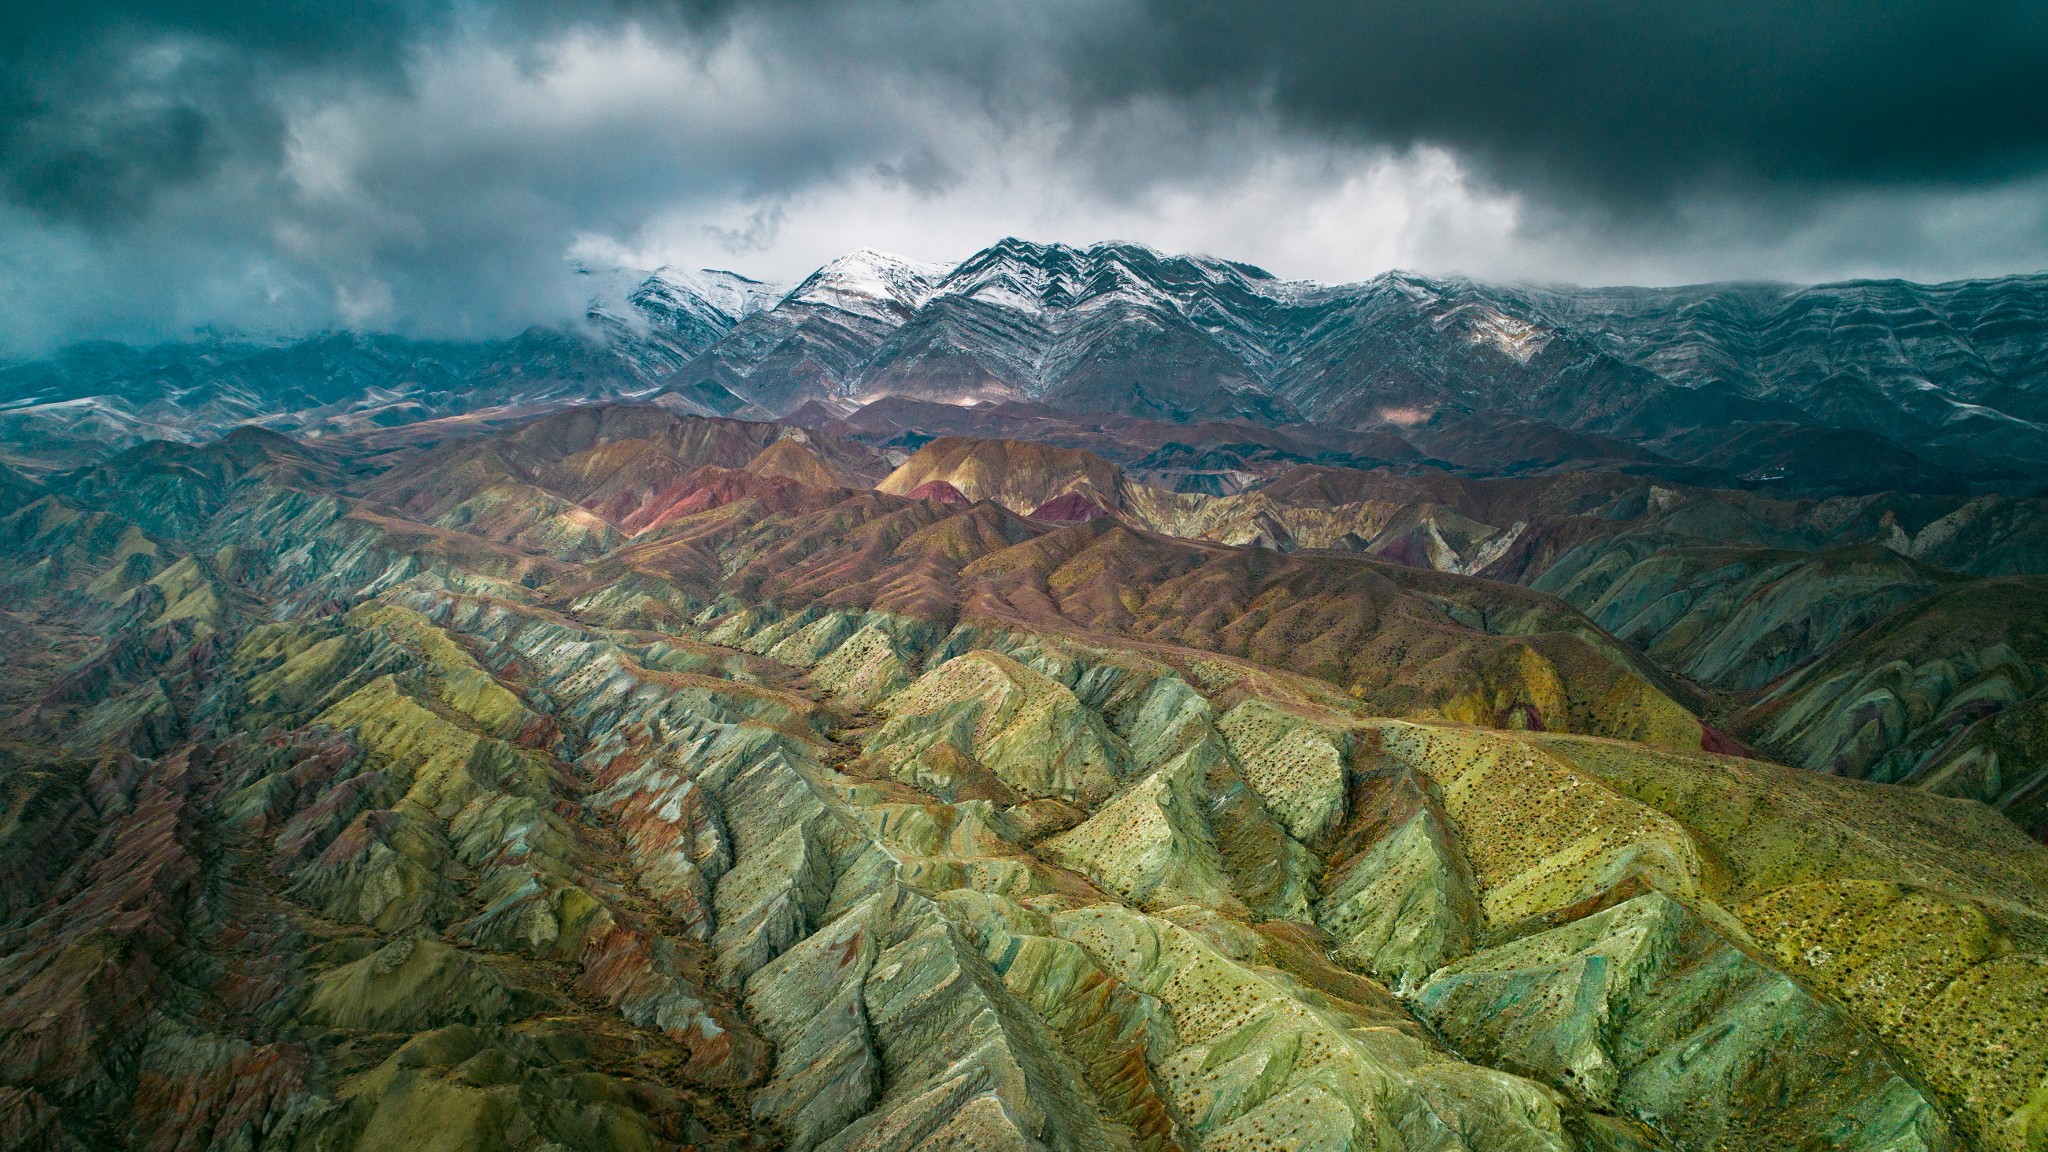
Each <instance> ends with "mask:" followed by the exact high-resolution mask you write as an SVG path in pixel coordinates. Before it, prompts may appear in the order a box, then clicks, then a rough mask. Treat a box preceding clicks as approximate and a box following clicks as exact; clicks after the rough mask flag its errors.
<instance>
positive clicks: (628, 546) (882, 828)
mask: <svg viewBox="0 0 2048 1152" xmlns="http://www.w3.org/2000/svg"><path fill="white" fill-rule="evenodd" d="M577 420H578V421H580V423H558V424H546V423H544V424H539V425H534V426H532V427H530V428H528V429H526V430H523V431H521V432H518V433H513V434H510V435H509V436H507V437H502V438H499V439H497V440H494V441H493V442H490V443H485V444H469V445H450V446H443V447H440V448H434V449H429V450H425V451H423V452H420V453H417V454H413V455H410V456H407V457H406V458H404V459H401V460H396V461H385V463H386V464H388V465H389V467H387V468H385V469H384V470H383V471H381V472H378V471H377V470H376V469H375V468H374V467H372V466H371V465H369V464H364V463H361V462H358V461H355V460H354V459H353V458H352V457H349V456H347V455H346V454H345V453H336V454H333V455H307V456H305V458H304V459H300V458H299V455H298V454H299V453H300V450H299V449H297V448H295V447H293V446H290V445H287V444H271V443H265V444H262V445H259V446H258V447H259V448H260V451H252V450H250V448H249V447H248V446H246V445H244V446H236V447H235V449H234V451H233V452H229V451H227V450H223V451H222V452H221V453H219V454H218V455H217V456H216V457H205V458H204V460H203V461H202V463H205V464H207V465H208V467H211V468H213V469H214V471H212V472H210V473H209V472H208V471H207V470H206V469H205V468H198V467H192V468H186V467H184V466H183V465H182V464H180V465H179V466H177V467H170V466H167V465H166V463H165V462H164V461H162V460H156V461H145V462H139V463H138V465H137V467H136V470H135V472H134V473H133V474H132V475H125V474H120V473H109V474H107V475H105V476H103V477H102V478H100V479H98V480H96V481H95V482H94V484H93V485H92V486H91V487H90V488H80V489H77V490H72V491H66V492H53V493H50V494H47V495H46V496H44V497H41V498H39V502H36V503H31V504H29V505H26V506H24V507H23V509H22V510H20V511H18V512H17V513H16V514H15V516H14V517H13V518H11V519H10V520H8V521H7V524H8V526H9V530H10V531H12V532H15V533H17V535H16V536H14V537H11V538H13V539H18V540H21V541H23V542H24V543H23V545H22V546H21V547H19V548H15V549H12V550H10V551H9V552H8V553H7V554H6V557H5V566H4V571H0V576H4V578H5V580H4V585H5V587H6V588H7V589H8V593H7V595H8V596H9V597H10V599H9V600H8V601H7V605H6V606H7V609H8V611H9V612H10V613H11V614H12V615H13V618H15V619H17V620H19V621H20V626H21V627H23V628H26V629H33V630H35V631H36V633H37V634H39V635H47V636H50V637H52V638H53V639H55V640H57V641H59V642H60V645H59V647H58V649H57V651H58V652H59V653H60V658H58V659H56V660H53V661H51V662H50V663H48V664H44V665H37V666H32V667H26V668H24V669H23V670H22V672H21V673H20V675H19V677H18V678H17V682H18V684H19V687H17V688H13V689H11V691H12V692H13V693H14V694H13V695H12V696H10V700H12V701H14V702H15V709H16V711H15V715H17V716H19V717H20V721H19V723H17V724H16V725H15V726H14V727H13V729H12V732H13V739H12V740H11V741H10V742H9V743H8V744H7V745H6V746H5V748H4V749H0V751H4V754H5V757H6V759H5V760H4V762H0V772H4V776H0V780H4V782H5V790H4V792H0V876H4V877H5V878H6V879H7V881H8V883H7V884H6V885H4V886H0V887H4V889H5V890H4V892H0V940H4V945H5V946H4V947H0V1132H4V1133H6V1134H7V1138H8V1140H9V1142H10V1143H12V1144H16V1145H19V1146H23V1147H38V1148H65V1149H68V1148H97V1147H150V1148H164V1149H181V1148H213V1147H220V1148H295V1149H296V1148H303V1149H320V1150H333V1152H354V1150H360V1152H371V1150H378V1149H386V1148H390V1149H398V1148H407V1149H410V1148H418V1147H428V1148H458V1147H459V1148H505V1149H519V1150H521V1152H524V1150H528V1149H534V1150H538V1149H544V1148H548V1149H551V1148H567V1149H578V1150H592V1152H594V1150H597V1149H612V1148H621V1147H625V1148H647V1149H656V1148H682V1147H694V1148H726V1149H744V1148H763V1149H765V1148H772V1147H788V1148H802V1149H832V1150H848V1152H851V1150H854V1149H862V1150H867V1149H876V1150H879V1149H904V1150H910V1149H920V1148H922V1149H941V1148H946V1149H950V1148H989V1149H997V1148H1000V1149H1037V1148H1047V1149H1071V1150H1075V1152H1085V1150H1092V1149H1116V1148H1144V1149H1160V1150H1163V1149H1183V1150H1187V1152H1194V1150H1196V1149H1205V1150H1208V1149H1213V1150H1225V1149H1257V1148H1276V1147H1285V1148H1328V1149H1349V1148H1373V1149H1387V1150H1393V1149H1406V1150H1416V1152H1421V1150H1425V1149H1426V1150H1432V1152H1437V1150H1442V1152H1453V1150H1465V1152H1494V1150H1500V1152H1508V1150H1515V1152H1521V1150H1539V1149H1540V1150H1557V1152H1563V1150H1567V1149H1603V1150H1604V1149H1616V1148H1621V1149H1671V1150H1685V1149H1703V1150H1704V1149H1718V1148H1724V1147H1795V1148H1796V1147H1853V1148H1872V1149H1876V1148H1887V1149H1928V1150H1939V1149H1960V1148H1984V1149H1996V1150H2001V1152H2004V1150H2015V1152H2016V1150H2022V1149H2031V1148H2038V1147H2040V1146H2042V1142H2043V1140H2044V1139H2048V1127H2044V1124H2048V1044H2044V1041H2043V1038H2042V1037H2043V1035H2044V1030H2043V1029H2042V1028H2041V1027H2040V1025H2041V1023H2042V1021H2043V1019H2044V1018H2048V1016H2044V1012H2043V1009H2042V1007H2041V1005H2042V1003H2043V999H2042V998H2043V997H2044V996H2048V897H2044V893H2048V851H2044V850H2043V849H2042V848H2041V847H2040V846H2039V845H2037V844H2035V843H2034V842H2033V841H2031V840H2030V839H2029V838H2028V837H2027V836H2026V835H2025V834H2024V833H2023V832H2022V831H2020V830H2019V829H2018V828H2016V827H2015V826H2014V825H2013V824H2012V823H2011V822H2010V821H2008V820H2007V819H2006V818H2005V817H2004V816H2001V815H2000V814H1998V813H1997V812H1996V811H1994V810H1993V809H1992V808H1990V807H1988V806H1986V805H1984V804H1982V803H1978V802H1976V801H1973V800H1966V799H1958V798H1950V797H1944V796H1938V795H1933V794H1930V793H1929V792H1927V791H1924V790H1916V789H1910V788H1900V787H1895V786H1889V785H1886V784H1882V783H1875V782H1869V781H1864V780H1852V779H1844V778H1838V777H1833V776H1826V775H1821V774H1817V773H1813V772H1808V771H1802V770H1799V769H1794V768H1785V767H1779V766H1777V765H1773V764H1769V763H1766V762H1763V761H1759V760H1750V759H1737V758H1733V757H1727V756H1719V755H1715V754H1713V753H1711V752H1708V751H1706V750H1704V749H1703V744H1712V743H1713V737H1712V733H1711V732H1710V730H1709V729H1707V728H1706V727H1704V726H1703V725H1702V722H1701V720H1700V719H1699V717H1698V715H1697V714H1696V713H1695V712H1694V711H1693V710H1692V708H1694V707H1697V706H1699V704H1700V702H1701V701H1702V700H1703V699H1705V697H1704V696H1702V695H1701V694H1700V693H1699V692H1698V691H1697V690H1696V689H1693V688H1691V687H1689V686H1688V685H1686V684H1685V683H1683V682H1682V681H1680V680H1677V679H1675V678H1672V677H1670V676H1668V675H1666V674H1664V673H1662V672H1660V671H1659V670H1658V669H1657V668H1656V667H1655V666H1654V665H1652V664H1651V663H1650V662H1648V661H1647V660H1645V659H1644V658H1642V657H1641V656H1640V655H1639V654H1637V653H1634V652H1632V651H1631V650H1630V649H1629V648H1628V647H1627V646H1626V645H1624V644H1623V643H1621V642H1619V641H1617V640H1616V639H1615V638H1614V637H1613V636H1612V635H1611V634H1609V633H1608V632H1606V631H1604V630H1603V629H1602V628H1601V627H1600V626H1599V625H1598V624H1596V623H1595V622H1594V621H1592V620H1591V619H1588V618H1587V617H1586V616H1585V615H1583V614H1581V613H1579V612H1577V611H1575V610H1574V609H1572V608H1571V607H1570V606H1569V605H1568V604H1566V603H1564V602H1562V601H1560V600H1557V599H1555V598H1552V597H1548V596H1545V595H1543V594H1541V593H1537V592H1532V591H1527V590H1522V589H1515V588H1512V587H1507V586H1504V585H1498V584H1488V583H1483V582H1479V581H1474V580H1471V579H1469V578H1467V577H1462V576H1459V575H1456V574H1452V573H1446V572H1435V571H1424V570H1420V569H1416V568H1411V567H1403V566H1398V565H1393V564H1388V563H1383V562H1380V561H1377V560H1374V559H1371V558H1369V557H1360V556H1355V555H1352V556H1344V555H1334V554H1332V555H1306V554H1296V555H1286V554H1282V553H1279V552H1277V551H1271V550H1261V549H1256V548H1234V547H1230V546H1227V545H1223V544H1220V543H1216V542H1213V541H1189V540H1183V539H1175V538H1171V537H1168V536H1163V535H1159V534H1156V533H1152V532H1149V531H1146V530H1145V529H1143V528H1142V527H1141V526H1139V525H1134V524H1132V523H1130V522H1128V521H1126V520H1119V519H1115V518H1107V519H1104V520H1098V521H1094V522H1090V523H1069V524H1047V523H1044V522H1034V521H1032V520H1030V519H1027V518H1026V517H1024V516H1021V515H1018V514H1017V513H1016V512H1014V511H1012V510H1010V509H1008V508H1005V507H1002V506H1000V505H999V504H996V503H994V502H991V501H989V500H985V499H984V500H979V501H976V502H972V503H964V504H963V503H954V502H950V501H947V500H944V499H933V498H929V497H928V496H916V495H913V494H906V495H895V494H891V493H887V492H875V491H871V490H858V489H853V488H846V487H837V486H825V485H820V484H817V483H812V482H809V481H807V480H806V479H805V475H804V473H805V472H806V470H809V469H810V468H811V464H812V463H813V462H817V463H819V464H820V465H821V466H822V464H824V463H826V462H828V461H829V458H828V455H827V451H828V450H832V449H830V445H829V443H827V447H826V449H819V448H817V447H815V445H816V444H817V443H820V442H822V441H808V442H796V441H793V440H792V439H789V438H777V436H776V435H774V434H772V433H770V434H765V435H759V438H758V439H757V440H755V441H753V443H755V444H756V445H757V446H756V447H755V448H754V450H753V454H752V455H749V456H747V457H746V458H745V459H734V458H733V457H724V458H722V462H721V459H697V458H696V457H695V456H693V453H700V448H691V447H688V446H689V445H692V444H695V445H700V446H701V445H711V446H712V447H711V448H703V449H701V451H703V452H708V451H713V450H716V451H724V450H725V448H720V447H717V446H719V445H725V446H727V447H730V446H731V445H732V444H734V443H737V442H738V441H736V440H734V439H733V437H734V436H735V435H737V433H734V432H733V430H732V429H730V428H729V427H728V426H727V425H724V424H719V423H715V422H704V423H703V424H702V425H697V424H692V423H690V422H680V423H673V424H672V423H664V422H663V421H668V420H672V418H668V417H663V419H662V420H655V419H654V418H653V417H649V416H646V415H644V414H630V413H629V414H625V415H617V414H615V415H612V416H602V415H594V416H579V417H578V418H577ZM643 422H644V423H643ZM607 427H610V428H612V429H614V430H615V431H618V432H619V433H620V435H618V436H617V437H616V438H614V439H612V440H609V441H606V440H605V439H604V436H605V433H604V432H603V431H602V429H604V428H607ZM626 432H632V433H634V434H632V435H626V434H625V433H626ZM739 432H740V433H745V434H746V435H747V436H755V435H757V433H755V432H752V431H750V430H747V429H740V430H739ZM521 437H524V438H523V439H521ZM628 441H631V442H632V443H627V442H628ZM793 443H795V444H797V445H798V447H800V448H801V449H802V451H803V453H805V454H806V455H804V456H799V455H798V450H797V448H792V447H787V445H790V444H793ZM619 444H625V447H623V448H614V447H613V446H614V445H619ZM199 451H200V452H202V453H204V452H207V451H210V450H199ZM848 451H849V452H850V451H851V450H848ZM593 452H599V453H607V452H609V453H613V454H615V455H616V456H617V457H618V459H619V460H621V461H631V462H633V463H632V477H630V479H631V483H626V482H625V481H624V480H621V481H620V482H618V483H613V482H612V481H611V479H610V478H609V476H608V475H600V473H603V471H604V469H603V468H601V467H599V465H597V464H594V463H591V461H592V460H594V459H595V457H593V456H592V455H590V454H591V453H593ZM236 453H239V455H236ZM763 453H773V455H772V456H769V457H768V459H767V461H766V463H763V464H762V465H761V466H760V467H758V468H753V467H751V465H752V464H753V463H756V462H758V461H760V460H761V458H762V454H763ZM737 454H738V453H737V452H735V455H737ZM223 458H224V459H223ZM608 458H609V457H608ZM435 461H438V462H439V463H438V464H437V463H434V462H435ZM575 461H581V462H582V463H580V464H577V463H572V462H575ZM661 461H666V463H660V464H659V466H657V462H661ZM443 467H445V468H447V469H449V470H450V471H451V473H452V475H451V476H450V477H449V478H448V479H447V480H446V483H445V484H443V482H442V481H441V480H438V479H436V476H435V470H436V469H437V468H443ZM606 467H609V465H607V466H606ZM622 467H623V465H622ZM357 468H361V469H363V470H364V471H366V472H372V473H375V474H373V475H355V474H353V473H352V472H351V469H357ZM515 473H516V475H517V476H518V477H523V479H518V480H517V483H519V484H526V485H530V486H533V487H536V488H541V489H543V490H545V491H546V492H547V493H549V496H550V498H549V499H540V498H538V497H534V498H527V497H522V496H519V495H518V494H517V489H516V488H515V487H513V486H510V485H511V484H512V482H511V481H508V480H507V479H506V477H508V476H514V474H515ZM351 476H352V477H353V478H349V479H344V477H351ZM194 477H197V478H196V479H195V478H194ZM812 479H816V477H812ZM928 482H929V481H920V482H919V486H922V485H923V484H925V483H928ZM181 484H189V485H194V486H196V488H195V491H193V492H191V493H187V495H190V496H191V497H192V499H191V500H190V501H188V502H187V503H185V504H183V505H181V507H184V508H188V509H198V511H197V512H196V513H192V514H186V513H180V514H179V515H178V516H175V517H172V516H164V515H154V514H153V513H152V508H153V507H154V508H157V509H161V508H163V507H167V506H169V505H167V504H166V503H165V501H164V499H163V496H164V493H165V492H166V491H167V490H168V491H182V489H180V488H179V485H181ZM461 492H467V493H471V494H472V495H469V496H462V497H461V498H460V499H457V500H456V501H455V503H454V504H446V503H444V502H443V501H442V500H441V499H440V498H439V497H438V496H437V495H436V494H437V493H461ZM482 492H492V493H496V494H497V495H494V496H493V497H492V498H491V499H492V501H493V503H491V504H490V508H491V511H492V514H491V515H489V516H476V517H471V518H469V519H467V520H465V519H463V517H462V516H460V515H456V514H452V513H451V512H450V509H452V508H455V507H459V506H462V505H464V504H465V502H467V503H468V504H469V506H470V507H472V508H480V507H482V506H483V505H481V504H477V503H475V502H474V499H475V498H474V494H475V493H482ZM202 497H203V499H202ZM564 507H573V508H578V509H582V511H583V513H585V514H587V515H589V516H591V517H593V518H595V519H596V520H597V521H599V522H601V523H602V525H603V526H604V527H603V531H602V532H596V533H592V534H586V535H584V536H580V537H577V538H575V539H574V540H573V541H572V542H571V545H572V546H565V545H564V540H565V538H564V537H561V536H558V535H556V534H554V533H553V531H552V529H550V528H549V527H548V526H549V525H559V524H561V523H563V522H564V520H563V517H564V515H565V513H564V511H563V508H564ZM415 513H416V514H418V515H421V516H427V517H428V518H429V519H432V520H434V521H435V522H434V523H423V522H421V521H420V520H418V519H414V518H413V514H415ZM67 646H68V647H67ZM64 654H69V655H71V656H72V658H71V659H69V660H65V659H63V658H61V657H62V655H64ZM1901 658H1902V659H1903V658H1904V657H1903V656H1902V657H1901Z"/></svg>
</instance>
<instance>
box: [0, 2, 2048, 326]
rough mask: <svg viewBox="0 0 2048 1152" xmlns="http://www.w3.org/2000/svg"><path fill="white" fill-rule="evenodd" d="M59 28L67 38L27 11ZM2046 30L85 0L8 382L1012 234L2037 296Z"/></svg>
mask: <svg viewBox="0 0 2048 1152" xmlns="http://www.w3.org/2000/svg"><path fill="white" fill-rule="evenodd" d="M45 8H47V9H48V10H47V11H46V10H44V9H45ZM2044 59H2048V10H2044V9H2043V7H2042V6H2041V5H2038V4H2020V3H2007V4H2000V3H1957V2H1950V3H1934V2H1924V0H1874V2H1871V3H1863V4H1843V3H1816V2H1805V3H1770V4H1765V3H1736V4H1726V5H1680V4H1664V3H1656V4H1652V3H1629V2H1624V0H1544V2H1536V3H1523V4H1506V3H1489V2H1485V0H1448V2H1445V3H1437V4H1429V5H1415V4H1395V3H1352V4H1342V3H1329V2H1300V3H1286V4H1270V5H1268V4H1260V5H1248V4H1228V3H1212V2H1206V0H1204V2H1190V3H1169V2H1166V0H1152V2H1146V0H1046V2H1043V3H1028V4H1027V3H1017V2H997V0H961V2H957V3H945V4H940V3H923V2H911V0H752V2H748V0H723V2H718V0H705V2H701V3H653V2H643V3H628V2H603V0H591V2H587V3H560V4H539V3H521V2H501V3H490V2H488V0H485V2H481V3H476V2H467V3H459V4H457V3H441V2H438V0H387V2H384V3H370V4H349V5H339V4H320V3H311V2H306V0H299V2H294V3H287V4H259V3H200V2H198V0H185V2H182V3H171V4H163V3H153V4H140V3H133V4H123V3H98V4H95V3H84V4H76V5H66V6H28V5H15V6H11V7H10V8H8V9H7V10H6V12H5V14H4V15H0V294H4V298H5V299H6V301H7V304H6V306H5V308H4V309H0V352H4V353H6V354H13V355H23V354H32V353H34V352H37V351H40V350H42V349H45V348H48V347H50V346H52V345H54V344H58V343H62V342H66V341H70V340H76V339H85V338H102V337H104V338H117V339H150V338H156V337H162V336H172V335H179V334H183V333H186V332H189V331H191V330H193V329H194V328H200V327H213V328H221V329H234V330H256V331H280V332H289V331H303V330H309V329H314V328H322V327H331V326H337V325H349V326H359V327H369V328H381V329H391V330H399V331H408V332H416V333H422V334H436V335H458V336H464V335H485V334H499V333H503V332H507V331H512V330H516V329H517V328H519V327H521V326H524V325H526V324H529V323H536V322H557V321H561V320H564V319H567V318H570V317H573V316H574V315H575V314H576V312H577V311H578V310H579V308H580V306H581V303H582V300H581V297H580V295H579V293H580V292H581V291H582V289H581V288H580V287H579V285H578V282H577V278H576V277H574V276H573V275H572V274H571V268H572V265H573V264H575V263H576V262H582V263H584V264H625V265H629V266H636V267H649V266H654V265H658V264H661V263H679V264H690V265H702V264H709V265H715V266H725V267H737V268H739V269H740V270H742V271H747V272H750V273H752V274H755V275H759V276H766V277H775V278H794V277H796V276H799V275H801V274H802V273H803V272H805V271H807V270H808V269H809V268H810V267H813V266H815V265H816V264H817V263H819V262H821V261H823V260H825V259H827V258H829V257H831V256H833V255H835V254H838V253H840V252H843V251H846V250H848V249H851V248H854V247H858V246H862V245H868V246H874V247H881V248H887V249H893V250H897V251H902V252H905V253H906V254H908V255H912V256H918V257H923V258H929V259H951V258H958V257H959V256H962V255H964V254H966V253H967V252H969V251H971V250H973V249H974V248H976V247H979V246H980V245H982V244H985V243H987V242H989V241H992V240H994V239H996V238H998V237H1000V236H1002V235H1005V234H1010V233H1019V234H1025V235H1030V236H1033V237H1036V238H1041V239H1061V240H1069V241H1075V242H1086V241H1091V240H1097V239H1104V238H1109V237H1112V236H1114V237H1118V238H1124V239H1133V240H1139V241H1144V242H1148V243H1152V244H1155V245H1158V246H1160V247H1164V248H1174V249H1183V250H1189V249H1192V250H1206V251H1212V252H1215V253H1217V254H1220V255H1226V256H1230V257H1233V258H1237V259H1243V260H1249V261H1252V262H1256V263H1262V264H1265V265H1267V266H1268V267H1271V268H1273V269H1274V270H1275V271H1276V272H1279V273H1281V274H1284V275H1299V276H1313V277H1317V278H1322V279H1330V280H1343V279H1355V278H1360V277H1364V276H1367V275H1370V274H1373V273H1375V272H1378V271H1381V270H1384V269H1386V268H1388V267H1393V266H1403V267H1411V268H1419V269H1420V270H1423V271H1428V272H1466V273H1471V274H1476V275H1483V276H1497V277H1512V278H1524V279H1529V278H1533V279H1571V280H1580V281H1587V280H1600V281H1621V280H1627V281H1634V282H1644V281H1650V282H1675V281H1681V280H1690V279H1706V278H1732V277H1755V278H1766V277H1768V278H1781V279H1820V278H1836V277H1844V276H1852V275H1905V276H1911V277H1915V278H1923V279H1926V278H1942V277H1949V276H1959V275H1978V274H1994V273H1999V272H2008V271H2032V270H2037V269H2039V268H2041V267H2044V266H2048V69H2044V68H2042V67H2041V66H2040V62H2041V61H2042V60H2044Z"/></svg>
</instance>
